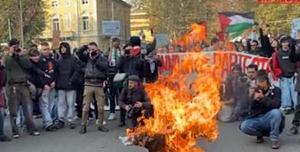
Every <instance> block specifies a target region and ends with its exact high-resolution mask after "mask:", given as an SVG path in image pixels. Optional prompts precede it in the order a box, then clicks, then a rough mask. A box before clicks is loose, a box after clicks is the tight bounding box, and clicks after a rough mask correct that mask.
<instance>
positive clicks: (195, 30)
mask: <svg viewBox="0 0 300 152" xmlns="http://www.w3.org/2000/svg"><path fill="white" fill-rule="evenodd" d="M205 39H206V27H205V25H202V24H197V23H194V24H192V25H191V27H190V29H189V31H188V32H186V33H185V35H184V36H183V37H182V38H180V39H178V40H177V42H176V43H177V44H178V45H181V46H182V47H183V49H184V51H190V52H199V51H201V49H200V44H201V43H202V41H203V40H205ZM197 45H198V46H197Z"/></svg>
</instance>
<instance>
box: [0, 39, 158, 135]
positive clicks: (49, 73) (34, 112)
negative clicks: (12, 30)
mask: <svg viewBox="0 0 300 152" xmlns="http://www.w3.org/2000/svg"><path fill="white" fill-rule="evenodd" d="M19 45H20V44H19V41H18V40H17V39H12V40H10V41H9V43H8V46H7V47H5V48H4V54H3V55H2V57H1V60H0V61H1V62H0V85H1V87H0V91H1V93H0V141H10V140H11V138H9V137H8V136H6V135H5V134H4V133H5V130H6V129H5V130H4V128H3V127H4V116H5V115H4V113H5V108H6V107H7V109H8V114H9V118H10V123H11V127H12V137H13V138H15V139H16V138H19V137H20V129H21V128H26V129H27V131H28V133H29V134H30V135H32V136H39V135H40V132H39V130H38V129H37V128H38V127H37V126H36V122H35V118H42V120H43V121H42V122H43V128H44V129H45V131H49V132H51V131H56V130H59V129H62V128H64V127H69V128H70V129H75V128H76V126H77V124H76V118H77V119H81V125H80V131H79V133H80V134H85V133H86V132H87V126H88V122H89V120H91V119H93V117H95V119H96V127H97V129H98V130H99V131H102V132H108V131H109V129H107V128H106V127H105V123H106V122H105V121H104V120H105V117H104V107H105V105H109V107H110V109H109V111H110V114H109V117H108V118H107V119H108V120H109V121H111V120H115V119H116V115H115V113H116V105H119V107H120V125H119V126H120V127H124V126H125V125H126V118H129V119H131V120H132V121H131V122H132V123H131V124H129V127H130V128H134V127H136V126H137V125H138V121H137V118H138V117H140V116H141V115H142V111H144V110H145V111H146V117H150V116H152V114H153V107H152V105H151V104H150V99H149V97H148V96H147V93H146V92H145V90H144V87H143V83H153V82H155V81H156V80H157V79H158V68H159V67H160V66H162V63H161V61H160V59H159V58H158V56H157V55H156V52H155V50H146V51H142V47H141V40H140V38H139V37H131V38H130V40H129V42H128V43H127V44H126V45H125V47H121V44H120V40H119V39H118V38H113V39H112V47H111V48H109V49H108V50H107V51H102V50H100V49H99V47H98V44H97V43H95V42H90V43H89V44H87V45H83V46H82V47H80V48H76V49H73V50H72V49H71V47H70V45H69V44H68V43H66V42H62V43H60V45H59V48H58V50H52V49H51V48H50V45H49V44H48V43H47V42H43V43H41V44H40V46H41V47H40V48H41V49H40V50H39V49H38V46H37V45H31V46H30V48H28V49H27V50H25V49H22V48H20V46H19Z"/></svg>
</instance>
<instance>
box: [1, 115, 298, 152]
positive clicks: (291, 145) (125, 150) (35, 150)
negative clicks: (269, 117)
mask: <svg viewBox="0 0 300 152" xmlns="http://www.w3.org/2000/svg"><path fill="white" fill-rule="evenodd" d="M290 119H291V117H289V120H288V123H289V122H290ZM117 125H118V121H117V120H116V121H113V122H111V123H109V124H108V125H107V127H108V128H110V130H111V131H110V132H109V133H101V132H98V131H96V128H95V127H93V126H90V128H88V133H87V134H86V135H79V134H78V129H79V127H77V128H76V130H70V129H68V128H65V129H63V130H59V131H56V132H44V131H43V132H42V134H41V136H39V137H32V136H28V135H24V134H23V136H21V138H20V139H17V140H13V141H12V142H10V143H0V151H1V152H143V151H145V150H143V149H142V148H139V147H134V146H130V147H125V146H123V145H122V144H121V143H120V141H119V139H118V137H119V136H120V135H124V131H123V130H122V129H120V128H118V126H117ZM237 126H238V123H231V124H224V123H221V124H220V137H219V139H218V140H217V141H216V142H215V143H207V142H203V141H200V143H199V144H200V145H201V146H202V147H204V149H205V150H206V151H207V152H271V151H273V150H271V149H270V145H269V144H268V142H266V143H265V144H261V145H257V144H255V138H251V137H248V136H245V135H243V134H241V133H240V132H239V130H238V128H237ZM6 128H7V129H10V127H9V126H6ZM285 134H286V133H284V134H283V137H282V144H283V145H282V148H281V149H280V150H277V151H276V152H298V151H299V149H300V136H296V137H287V136H286V135H285ZM266 141H268V140H266Z"/></svg>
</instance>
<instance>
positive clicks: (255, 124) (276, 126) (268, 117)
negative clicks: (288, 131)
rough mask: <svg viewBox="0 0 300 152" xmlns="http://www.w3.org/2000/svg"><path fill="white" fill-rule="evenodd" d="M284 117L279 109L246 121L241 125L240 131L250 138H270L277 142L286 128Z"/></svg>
mask: <svg viewBox="0 0 300 152" xmlns="http://www.w3.org/2000/svg"><path fill="white" fill-rule="evenodd" d="M284 123H285V122H284V116H283V114H282V112H281V111H280V110H279V109H273V110H271V111H269V112H268V113H266V114H263V115H260V116H258V117H255V118H250V119H246V120H245V121H243V122H242V123H241V125H240V130H241V131H242V132H243V133H245V134H247V135H250V136H258V137H263V136H270V139H271V140H273V141H277V140H278V139H279V135H280V133H281V132H282V130H283V128H284Z"/></svg>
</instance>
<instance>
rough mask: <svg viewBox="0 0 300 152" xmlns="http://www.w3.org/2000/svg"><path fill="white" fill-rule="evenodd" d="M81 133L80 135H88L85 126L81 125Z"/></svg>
mask: <svg viewBox="0 0 300 152" xmlns="http://www.w3.org/2000/svg"><path fill="white" fill-rule="evenodd" d="M79 133H80V134H85V133H86V126H85V125H81V128H80V131H79Z"/></svg>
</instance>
